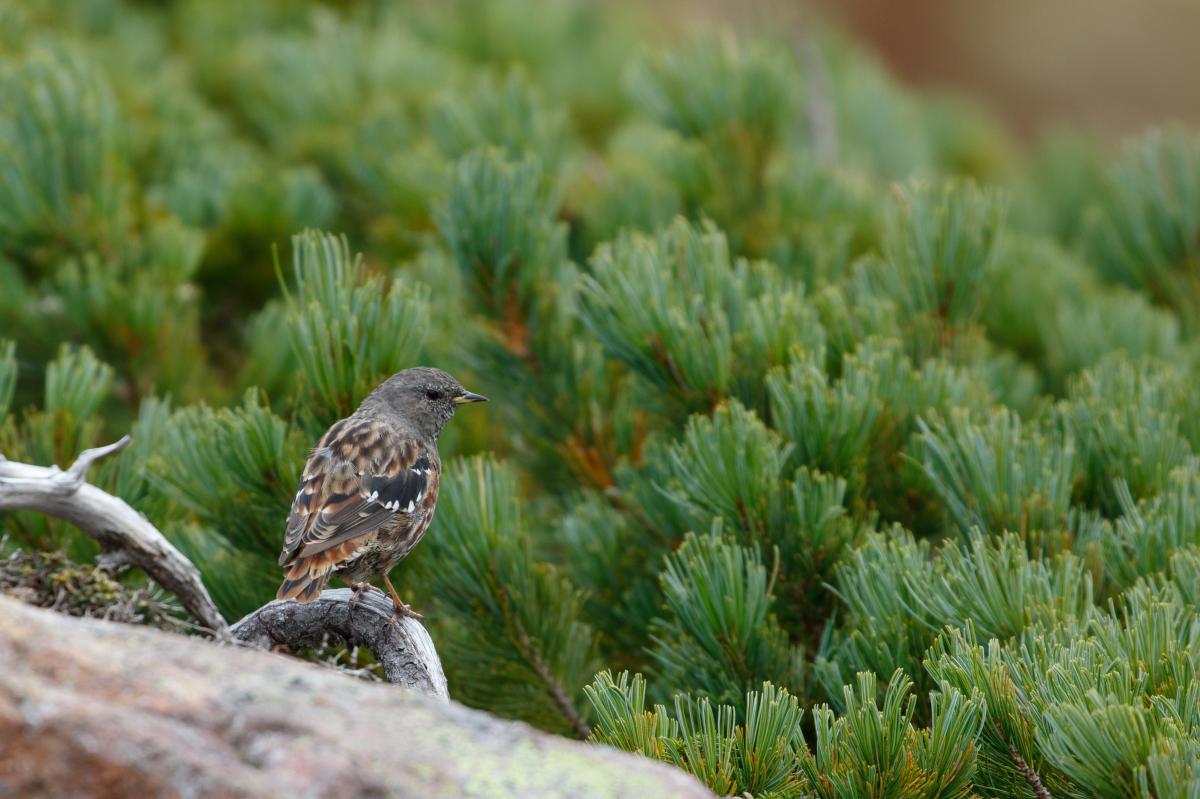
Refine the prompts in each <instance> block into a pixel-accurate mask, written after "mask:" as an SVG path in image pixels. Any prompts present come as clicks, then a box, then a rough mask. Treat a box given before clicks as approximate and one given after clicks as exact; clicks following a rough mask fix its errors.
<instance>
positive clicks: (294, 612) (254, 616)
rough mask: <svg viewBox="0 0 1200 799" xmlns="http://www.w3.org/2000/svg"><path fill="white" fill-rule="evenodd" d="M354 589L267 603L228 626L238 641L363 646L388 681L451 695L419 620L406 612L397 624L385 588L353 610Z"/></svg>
mask: <svg viewBox="0 0 1200 799" xmlns="http://www.w3.org/2000/svg"><path fill="white" fill-rule="evenodd" d="M352 596H353V594H352V593H351V591H350V589H348V588H338V589H330V590H326V591H322V592H321V596H319V597H318V598H317V600H316V601H315V602H311V603H309V604H306V605H301V604H300V603H298V602H294V601H286V602H284V601H279V600H276V601H274V602H269V603H268V604H266V605H264V606H262V607H261V608H259V609H258V610H256V611H254V612H253V613H251V614H250V615H248V616H246V617H245V618H244V619H242V620H241V621H239V622H238V623H237V624H235V625H233V626H232V627H230V628H229V637H230V638H231V639H232V640H234V641H236V642H239V643H243V644H248V645H251V646H258V647H262V648H264V649H267V648H271V647H274V646H279V645H284V646H287V647H288V648H289V649H302V648H304V647H308V646H317V645H319V644H320V643H321V642H322V640H323V639H324V637H325V636H326V635H331V636H335V637H337V638H340V639H341V640H342V641H344V642H346V644H347V645H349V646H365V647H367V648H368V649H370V650H371V651H372V652H374V653H375V657H376V658H378V660H379V662H380V663H381V664H382V665H383V674H384V677H385V678H386V679H387V681H388V682H392V683H397V684H399V685H404V686H407V687H409V688H416V689H418V690H421V691H424V692H426V693H429V694H433V695H434V696H437V697H440V698H442V699H447V700H448V699H449V698H450V694H449V691H448V689H447V686H446V675H445V674H444V673H443V672H442V662H441V660H440V659H439V658H438V654H437V650H436V649H434V646H433V640H432V639H431V638H430V637H429V633H428V632H426V630H425V628H424V627H423V626H422V625H421V622H419V621H417V620H416V619H414V618H410V617H408V616H404V617H401V618H400V619H398V620H397V621H396V622H395V623H394V624H393V623H392V622H391V619H392V603H391V600H390V599H388V598H387V596H386V595H385V594H384V593H383V592H381V591H374V590H372V591H364V592H363V593H361V594H360V595H359V598H358V602H357V603H356V604H355V605H354V608H353V610H351V607H350V598H351V597H352Z"/></svg>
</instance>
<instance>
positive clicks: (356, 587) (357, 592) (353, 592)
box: [342, 578, 371, 616]
mask: <svg viewBox="0 0 1200 799" xmlns="http://www.w3.org/2000/svg"><path fill="white" fill-rule="evenodd" d="M342 582H344V583H345V584H346V585H348V586H350V607H349V608H348V609H347V610H346V615H347V616H352V615H354V608H355V607H356V606H357V605H358V600H359V597H361V596H362V592H363V591H366V590H369V589H370V588H371V584H370V583H356V582H354V581H353V580H347V579H345V578H343V579H342Z"/></svg>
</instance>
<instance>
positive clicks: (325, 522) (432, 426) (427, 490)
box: [276, 366, 487, 622]
mask: <svg viewBox="0 0 1200 799" xmlns="http://www.w3.org/2000/svg"><path fill="white" fill-rule="evenodd" d="M486 401H487V397H484V396H482V395H480V394H475V393H473V392H470V391H467V390H466V389H465V388H463V387H462V386H461V385H460V384H459V382H458V381H457V380H455V379H454V378H453V377H451V376H450V375H449V374H447V373H446V372H444V371H442V370H441V369H435V368H432V367H428V366H417V367H413V368H410V369H404V370H402V371H400V372H397V373H396V374H394V375H392V376H391V377H389V378H388V379H387V380H385V381H383V382H382V383H380V384H379V385H378V386H377V387H376V388H375V390H374V391H372V392H371V393H370V394H368V395H367V397H366V398H365V399H364V400H363V401H362V404H360V405H359V406H358V409H357V410H355V411H354V413H352V414H351V415H350V416H348V417H346V418H345V419H341V420H339V421H337V422H335V423H334V424H333V425H332V426H331V427H330V428H329V430H328V431H326V433H325V435H323V436H322V437H321V440H320V441H319V442H318V443H317V446H316V447H315V448H314V449H313V451H312V454H311V455H310V456H309V458H308V461H307V462H306V463H305V466H304V472H303V474H302V475H301V477H300V484H299V486H298V488H297V490H296V496H295V498H294V499H293V500H292V507H291V512H290V513H289V514H288V519H287V531H286V533H285V535H284V541H283V552H282V553H281V554H280V556H279V565H280V566H282V567H283V569H284V577H283V583H282V584H281V585H280V586H279V591H278V592H277V594H276V598H277V599H281V600H291V599H294V600H296V601H297V602H300V603H302V604H303V603H308V602H312V601H314V600H315V599H316V598H317V597H318V596H320V594H321V591H322V589H324V587H325V585H326V584H327V583H328V582H329V580H330V578H331V577H334V576H336V577H338V578H339V579H341V580H342V581H343V582H345V583H346V584H347V585H349V586H350V588H351V590H352V592H353V595H352V599H351V603H352V604H351V607H353V604H354V603H356V602H357V601H358V598H359V595H360V593H361V592H362V591H364V590H367V589H368V588H370V587H371V585H370V584H371V581H372V580H375V579H378V578H382V579H383V582H384V583H385V584H386V585H387V589H388V593H389V594H390V595H391V599H392V607H393V614H392V621H393V622H395V621H396V620H397V619H398V618H399V617H400V616H401V615H405V616H413V617H416V618H420V614H418V613H416V611H414V610H413V609H412V608H410V607H409V606H408V605H406V604H405V603H404V602H403V601H402V600H401V599H400V595H399V594H398V593H397V592H396V588H395V586H393V585H392V581H391V578H390V577H389V576H388V573H389V572H390V571H391V570H392V568H393V567H394V566H395V565H396V564H397V563H399V562H400V561H401V560H403V559H404V558H405V557H406V556H407V555H408V554H409V553H410V552H411V551H412V550H413V547H415V546H416V545H417V543H418V542H420V540H421V537H422V536H424V535H425V531H426V530H428V529H429V524H430V522H431V521H433V513H434V510H435V509H436V507H437V499H438V486H439V484H440V479H441V466H442V463H441V458H440V457H439V455H438V447H437V441H438V435H439V434H440V433H441V432H442V429H443V428H444V427H445V426H446V423H447V422H449V421H450V418H451V417H452V416H454V412H455V410H456V409H457V408H458V407H459V406H460V405H464V404H467V403H474V402H486Z"/></svg>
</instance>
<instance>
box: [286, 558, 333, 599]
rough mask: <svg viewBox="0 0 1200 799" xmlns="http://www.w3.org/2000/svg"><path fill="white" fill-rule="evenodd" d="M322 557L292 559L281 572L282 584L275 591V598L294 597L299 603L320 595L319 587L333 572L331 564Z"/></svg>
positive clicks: (320, 587) (322, 585)
mask: <svg viewBox="0 0 1200 799" xmlns="http://www.w3.org/2000/svg"><path fill="white" fill-rule="evenodd" d="M323 560H324V558H298V559H297V560H294V561H292V563H291V564H289V566H288V570H287V571H286V572H284V574H283V584H282V585H280V586H279V590H278V591H276V592H275V598H276V599H294V600H296V601H297V602H299V603H300V604H302V605H303V604H306V603H308V602H312V601H313V600H315V599H316V598H317V597H319V596H320V595H321V589H323V588H324V587H325V584H326V583H328V582H329V576H330V574H332V573H333V569H332V568H331V564H328V563H323V562H322V561H323Z"/></svg>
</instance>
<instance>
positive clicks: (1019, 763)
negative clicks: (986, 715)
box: [993, 724, 1053, 799]
mask: <svg viewBox="0 0 1200 799" xmlns="http://www.w3.org/2000/svg"><path fill="white" fill-rule="evenodd" d="M993 726H995V728H996V734H997V735H999V736H1000V738H1001V739H1004V731H1003V730H1001V729H1000V725H999V724H995V725H993ZM1004 742H1005V743H1006V744H1008V751H1009V754H1010V755H1011V756H1012V761H1013V765H1015V766H1016V767H1017V771H1019V772H1021V777H1022V778H1024V780H1025V782H1026V783H1028V784H1029V789H1030V790H1031V791H1033V795H1034V796H1036V797H1037V799H1053V797H1051V796H1050V792H1049V791H1047V790H1046V786H1045V785H1042V778H1041V777H1039V776H1038V773H1037V772H1036V771H1034V770H1033V768H1032V767H1031V766H1030V765H1029V764H1028V763H1026V762H1025V759H1024V758H1022V757H1021V753H1020V752H1018V751H1017V747H1016V746H1015V745H1013V742H1012V741H1009V740H1007V739H1005V740H1004Z"/></svg>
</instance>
